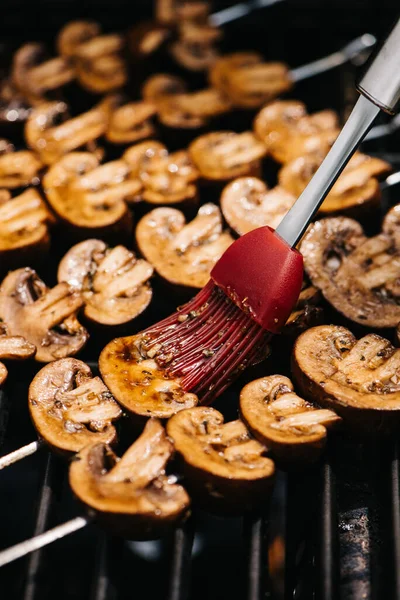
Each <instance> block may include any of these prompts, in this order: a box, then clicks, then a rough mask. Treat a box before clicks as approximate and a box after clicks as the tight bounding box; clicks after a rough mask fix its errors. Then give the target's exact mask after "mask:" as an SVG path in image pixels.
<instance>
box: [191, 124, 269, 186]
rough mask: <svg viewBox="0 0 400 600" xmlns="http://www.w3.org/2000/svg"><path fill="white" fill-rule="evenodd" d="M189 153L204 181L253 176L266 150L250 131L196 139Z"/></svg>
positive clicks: (210, 135)
mask: <svg viewBox="0 0 400 600" xmlns="http://www.w3.org/2000/svg"><path fill="white" fill-rule="evenodd" d="M189 154H190V157H191V159H192V160H193V162H194V164H195V165H196V167H197V168H198V169H199V171H200V174H201V175H202V177H204V178H205V179H212V180H219V181H227V180H229V179H233V178H234V177H241V176H245V175H253V174H254V172H255V171H257V170H258V169H259V167H260V160H261V159H262V158H263V156H265V154H266V147H265V146H264V144H262V143H261V142H260V141H259V140H257V138H256V137H255V136H254V135H253V134H252V133H251V132H250V131H245V132H244V133H234V132H233V131H214V132H212V133H207V134H206V135H202V136H200V137H198V138H197V139H196V140H194V142H192V143H191V144H190V146H189Z"/></svg>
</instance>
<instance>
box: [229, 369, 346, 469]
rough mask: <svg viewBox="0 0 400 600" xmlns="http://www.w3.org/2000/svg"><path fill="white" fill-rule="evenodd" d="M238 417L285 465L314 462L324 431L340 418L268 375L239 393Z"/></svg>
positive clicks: (287, 382)
mask: <svg viewBox="0 0 400 600" xmlns="http://www.w3.org/2000/svg"><path fill="white" fill-rule="evenodd" d="M240 414H241V417H242V419H243V421H244V422H245V423H246V425H247V427H248V428H249V430H250V431H251V433H252V434H253V435H254V436H255V437H256V438H257V440H259V441H260V442H261V443H262V444H264V445H265V446H267V448H269V449H270V450H271V453H272V454H273V456H274V458H277V459H278V460H280V461H283V462H285V463H288V464H290V463H298V462H301V461H304V460H306V461H308V462H309V461H312V462H313V461H315V460H317V459H318V458H319V456H320V454H321V451H322V449H323V447H324V445H325V443H326V436H327V428H331V427H332V426H334V425H336V424H338V423H339V422H340V421H341V419H340V417H338V416H337V414H336V413H334V412H333V411H331V410H328V409H319V408H317V407H316V406H314V405H313V404H310V403H309V402H306V401H305V400H303V399H302V398H300V397H299V396H298V395H297V394H296V393H295V392H294V388H293V384H292V382H291V381H290V379H288V378H287V377H284V376H282V375H271V376H269V377H262V378H261V379H257V380H255V381H252V382H251V383H248V384H247V385H246V386H245V387H244V388H243V389H242V391H241V393H240Z"/></svg>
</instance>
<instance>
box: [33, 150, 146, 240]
mask: <svg viewBox="0 0 400 600" xmlns="http://www.w3.org/2000/svg"><path fill="white" fill-rule="evenodd" d="M43 188H44V191H45V194H46V197H47V199H48V201H49V203H50V205H51V207H52V208H53V210H54V211H55V212H56V214H57V215H58V216H59V217H60V218H61V219H62V220H63V221H65V222H66V223H68V224H69V225H70V226H71V227H72V228H74V229H75V231H76V233H78V234H79V235H80V234H83V235H86V234H89V235H91V236H93V235H94V234H95V235H96V234H97V235H100V236H108V235H111V234H113V233H116V232H122V233H126V232H127V231H129V230H130V227H131V218H130V214H129V211H128V209H127V206H126V204H125V201H124V200H125V199H135V198H136V196H137V194H138V193H139V192H140V190H141V188H142V185H141V183H140V181H138V180H137V179H130V170H129V166H128V165H127V164H126V163H125V161H122V160H117V161H112V162H109V163H106V164H104V165H100V166H99V161H98V160H97V158H96V157H95V156H94V155H93V154H89V153H88V152H71V153H70V154H66V155H65V156H64V157H63V158H61V159H60V160H59V161H58V162H57V163H56V164H54V165H53V166H52V167H51V168H50V169H49V170H48V172H47V173H46V175H45V176H44V178H43ZM86 237H88V236H87V235H86Z"/></svg>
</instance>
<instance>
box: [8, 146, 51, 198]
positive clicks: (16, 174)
mask: <svg viewBox="0 0 400 600" xmlns="http://www.w3.org/2000/svg"><path fill="white" fill-rule="evenodd" d="M42 167H43V165H42V162H41V161H40V160H39V157H38V156H37V155H36V154H35V153H34V152H31V151H30V150H19V151H18V152H16V151H15V148H14V146H13V145H12V144H11V143H10V142H8V140H5V139H0V188H7V189H15V188H19V187H25V186H27V185H37V184H38V183H39V172H40V170H41V169H42Z"/></svg>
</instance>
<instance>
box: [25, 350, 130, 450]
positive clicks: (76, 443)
mask: <svg viewBox="0 0 400 600" xmlns="http://www.w3.org/2000/svg"><path fill="white" fill-rule="evenodd" d="M29 411H30V415H31V418H32V421H33V424H34V426H35V428H36V430H37V432H38V434H39V436H40V437H41V438H43V439H44V440H45V442H46V443H47V444H48V445H49V446H50V447H51V448H52V449H53V450H55V451H56V452H61V453H75V452H79V451H80V450H82V449H83V448H85V447H86V446H88V445H90V444H95V443H103V444H112V443H114V442H115V441H116V436H117V434H116V430H115V427H114V425H113V422H114V421H116V420H117V419H119V418H120V416H121V414H122V411H121V409H120V407H119V406H118V404H117V403H116V402H115V400H114V398H113V397H112V395H111V394H110V392H109V390H108V389H107V388H106V386H105V385H104V383H103V382H102V380H101V379H100V377H94V376H93V374H92V372H91V370H90V368H89V367H88V365H86V364H85V363H84V362H82V361H81V360H77V359H76V358H63V359H61V360H57V361H54V362H52V363H50V364H48V365H46V366H45V367H43V368H42V369H41V370H40V371H39V372H38V373H37V374H36V375H35V377H34V378H33V380H32V383H31V385H30V386H29Z"/></svg>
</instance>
